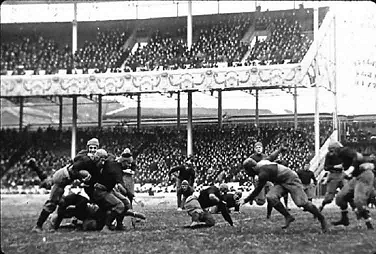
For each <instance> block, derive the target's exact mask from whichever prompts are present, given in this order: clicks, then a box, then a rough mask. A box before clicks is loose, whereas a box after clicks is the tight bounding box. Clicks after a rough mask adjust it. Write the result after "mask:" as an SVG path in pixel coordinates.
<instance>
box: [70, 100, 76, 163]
mask: <svg viewBox="0 0 376 254" xmlns="http://www.w3.org/2000/svg"><path fill="white" fill-rule="evenodd" d="M76 140H77V96H76V95H74V96H73V97H72V146H71V158H72V160H73V158H74V157H75V156H76Z"/></svg>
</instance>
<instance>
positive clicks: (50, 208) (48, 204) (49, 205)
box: [43, 201, 57, 213]
mask: <svg viewBox="0 0 376 254" xmlns="http://www.w3.org/2000/svg"><path fill="white" fill-rule="evenodd" d="M56 207H57V203H55V202H48V201H47V202H46V204H45V205H44V207H43V209H44V210H46V211H47V212H49V213H53V212H54V211H55V209H56Z"/></svg>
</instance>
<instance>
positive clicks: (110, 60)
mask: <svg viewBox="0 0 376 254" xmlns="http://www.w3.org/2000/svg"><path fill="white" fill-rule="evenodd" d="M290 12H291V11H286V12H285V11H279V12H276V13H274V14H273V15H271V14H270V13H269V12H263V13H261V12H259V13H258V15H256V14H254V13H239V14H233V15H227V16H224V18H222V19H221V20H217V19H215V20H214V19H213V20H211V19H210V18H208V19H206V20H204V21H201V22H193V43H192V46H191V48H190V49H188V46H187V40H186V31H187V28H186V26H185V27H179V28H177V30H176V31H174V29H175V27H174V28H171V30H169V32H167V33H161V32H160V31H156V32H155V33H153V34H152V35H151V36H150V37H149V40H148V42H147V44H146V46H143V47H142V46H141V44H138V43H137V42H136V45H138V47H137V46H136V47H137V48H135V50H132V49H131V48H129V47H128V46H127V45H129V44H127V40H128V39H129V38H130V37H131V34H132V31H125V30H124V29H123V30H121V29H119V28H113V29H109V30H108V31H102V30H98V31H97V36H96V39H95V40H93V41H87V40H85V41H84V43H83V46H82V47H80V48H78V49H77V51H76V52H74V53H72V49H71V46H70V45H67V44H65V45H59V43H58V41H56V40H57V39H56V40H54V39H46V38H45V37H43V35H41V34H35V35H34V36H29V37H23V38H22V40H21V41H19V42H15V41H11V42H4V43H2V44H1V58H0V67H1V75H9V74H11V75H24V74H34V75H42V74H47V75H48V74H57V73H59V74H60V73H63V74H79V73H84V74H87V73H106V72H124V71H125V72H128V71H142V70H169V69H186V68H213V67H219V66H223V65H225V66H233V65H239V64H240V65H250V64H262V65H266V64H282V63H297V62H299V61H301V60H302V58H303V57H304V55H305V53H306V52H307V50H308V48H309V46H310V45H311V42H312V41H311V40H310V39H309V37H308V36H306V35H305V34H304V31H303V29H302V27H306V26H307V25H305V19H304V17H303V18H301V17H299V15H295V10H294V11H292V12H291V13H293V14H294V15H292V14H291V13H290ZM297 13H299V12H297ZM304 13H305V12H304ZM218 15H220V14H218ZM304 15H306V16H307V15H308V14H303V16H304ZM256 16H257V18H255V17H256ZM156 22H158V21H156ZM251 27H254V29H255V30H265V31H267V32H268V34H269V36H268V37H267V39H266V40H265V41H258V40H257V41H256V43H255V45H254V46H253V47H251V46H250V42H246V41H242V40H243V38H244V36H245V35H246V34H247V32H248V31H249V29H250V28H251ZM138 29H141V30H142V28H138ZM247 52H249V56H248V57H246V56H247ZM243 58H244V59H243Z"/></svg>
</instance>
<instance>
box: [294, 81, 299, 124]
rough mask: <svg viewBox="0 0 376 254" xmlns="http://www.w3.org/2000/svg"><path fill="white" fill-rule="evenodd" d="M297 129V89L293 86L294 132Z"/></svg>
mask: <svg viewBox="0 0 376 254" xmlns="http://www.w3.org/2000/svg"><path fill="white" fill-rule="evenodd" d="M297 129H298V89H297V88H296V84H295V86H294V130H297Z"/></svg>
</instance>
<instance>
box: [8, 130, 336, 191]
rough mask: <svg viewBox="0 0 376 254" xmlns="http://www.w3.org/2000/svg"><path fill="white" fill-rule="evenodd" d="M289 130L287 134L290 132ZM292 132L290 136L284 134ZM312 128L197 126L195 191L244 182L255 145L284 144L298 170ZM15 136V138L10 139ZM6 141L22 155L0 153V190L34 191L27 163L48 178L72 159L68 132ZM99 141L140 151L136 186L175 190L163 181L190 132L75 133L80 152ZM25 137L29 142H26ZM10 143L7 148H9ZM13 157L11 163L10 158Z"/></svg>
mask: <svg viewBox="0 0 376 254" xmlns="http://www.w3.org/2000/svg"><path fill="white" fill-rule="evenodd" d="M286 130H288V132H286ZM286 133H289V134H288V135H285V134H286ZM313 133H314V132H313V128H312V124H302V125H301V127H300V128H299V129H298V130H296V131H295V130H292V129H289V128H287V129H286V128H284V127H277V126H275V125H272V124H270V125H265V126H263V127H261V129H260V131H257V129H255V128H254V126H251V125H244V124H237V125H226V126H224V127H223V128H218V127H217V126H214V125H204V126H197V128H195V129H194V131H193V136H194V141H193V142H194V143H193V147H194V156H193V165H194V167H195V170H196V184H197V186H202V185H203V186H206V185H210V184H213V183H221V182H239V184H243V183H244V182H246V175H245V173H244V172H243V171H242V167H241V165H242V161H243V160H244V159H245V158H247V156H249V155H250V154H251V153H252V150H253V144H254V143H255V142H256V141H260V140H261V142H262V143H264V144H265V151H266V153H270V152H273V151H274V150H275V149H278V148H279V147H280V146H281V145H284V146H286V147H288V152H287V153H286V154H282V155H281V156H280V158H279V159H280V160H284V161H287V163H288V166H289V167H291V168H292V169H293V170H297V169H299V168H301V167H302V165H304V163H306V162H307V160H309V159H310V158H311V157H312V153H313V143H314V142H313V135H314V134H313ZM330 133H331V127H330V125H329V124H325V125H322V135H323V136H322V141H325V139H326V138H327V137H328V136H329V135H330ZM10 134H11V135H10ZM1 135H2V137H7V138H5V139H4V141H5V142H6V143H5V144H6V145H4V146H2V147H16V144H17V140H23V148H24V151H23V152H22V154H18V155H17V156H18V157H17V159H15V157H14V155H13V154H11V151H13V152H15V151H18V152H19V153H20V151H19V150H17V149H16V148H15V149H13V150H10V149H2V150H1V158H2V167H3V168H4V169H3V170H2V172H4V173H3V174H2V186H6V187H16V186H24V187H27V186H29V187H30V186H33V185H38V183H39V182H40V180H39V179H38V176H37V174H36V173H35V172H34V171H32V170H31V169H30V168H29V167H28V165H27V164H25V162H26V161H27V160H28V159H30V158H35V159H36V161H37V162H38V164H39V165H40V167H41V168H42V169H43V170H44V171H45V173H46V175H52V173H53V172H54V171H56V170H57V169H59V168H61V167H62V166H64V165H66V164H68V163H69V162H70V161H71V159H70V157H69V154H70V141H71V136H70V135H71V134H70V131H68V130H65V131H59V130H55V129H53V128H48V129H46V130H42V129H39V130H38V131H36V132H31V131H29V132H28V131H25V132H21V133H18V132H13V131H9V130H2V131H1ZM93 136H95V137H98V139H99V140H100V147H102V148H104V149H106V150H107V151H108V152H110V153H112V154H114V155H120V154H121V151H122V150H123V149H124V148H125V147H128V148H130V149H131V151H133V153H136V152H137V154H138V155H137V157H136V158H135V159H136V164H137V171H136V174H135V175H134V178H135V182H136V183H139V184H141V185H143V184H146V183H149V184H153V185H155V186H157V185H159V186H167V185H172V184H173V182H169V183H167V182H165V181H164V178H165V176H166V174H167V172H168V171H169V169H170V168H171V167H173V166H176V165H180V164H181V163H183V162H184V159H185V158H186V155H185V154H186V152H185V151H186V132H185V131H179V130H177V129H176V128H171V127H155V128H146V129H143V130H141V131H136V130H126V129H124V128H121V127H120V126H118V127H113V128H109V129H100V130H98V129H97V128H83V129H79V131H78V132H77V137H78V138H77V148H78V149H77V150H78V151H79V150H80V149H82V148H84V147H85V146H86V141H87V140H89V139H90V138H91V137H93ZM26 137H27V138H26ZM8 143H9V144H8ZM12 157H14V158H13V159H12V160H14V161H11V162H9V159H8V158H12Z"/></svg>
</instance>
